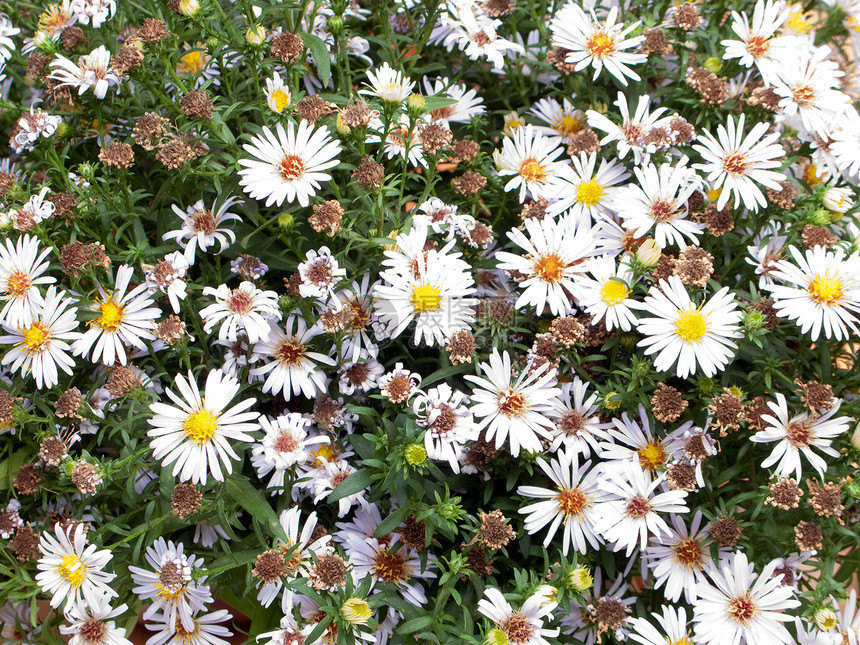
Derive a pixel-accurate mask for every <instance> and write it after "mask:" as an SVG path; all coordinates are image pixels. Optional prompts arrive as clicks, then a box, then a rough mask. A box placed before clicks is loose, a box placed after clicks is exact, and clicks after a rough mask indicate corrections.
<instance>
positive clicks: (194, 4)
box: [179, 0, 200, 16]
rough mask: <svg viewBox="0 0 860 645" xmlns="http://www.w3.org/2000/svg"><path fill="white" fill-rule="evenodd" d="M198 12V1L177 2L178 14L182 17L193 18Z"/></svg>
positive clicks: (183, 0)
mask: <svg viewBox="0 0 860 645" xmlns="http://www.w3.org/2000/svg"><path fill="white" fill-rule="evenodd" d="M198 11H200V1H199V0H179V13H181V14H182V15H183V16H193V15H194V14H196V13H197V12H198Z"/></svg>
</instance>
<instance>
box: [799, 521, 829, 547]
mask: <svg viewBox="0 0 860 645" xmlns="http://www.w3.org/2000/svg"><path fill="white" fill-rule="evenodd" d="M823 539H824V531H822V530H821V527H820V526H818V525H817V524H813V523H812V522H801V523H800V524H798V525H797V526H795V527H794V543H795V544H796V545H797V549H798V550H799V551H816V550H818V549H820V548H821V544H822V541H823Z"/></svg>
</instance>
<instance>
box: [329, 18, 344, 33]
mask: <svg viewBox="0 0 860 645" xmlns="http://www.w3.org/2000/svg"><path fill="white" fill-rule="evenodd" d="M328 30H329V32H331V35H332V36H334V37H335V38H337V37H338V36H340V34H341V33H343V17H342V16H331V17H330V18H329V19H328Z"/></svg>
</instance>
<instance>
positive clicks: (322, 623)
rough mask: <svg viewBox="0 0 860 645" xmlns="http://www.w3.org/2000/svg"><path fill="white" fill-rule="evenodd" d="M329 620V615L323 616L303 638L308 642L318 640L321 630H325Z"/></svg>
mask: <svg viewBox="0 0 860 645" xmlns="http://www.w3.org/2000/svg"><path fill="white" fill-rule="evenodd" d="M330 622H331V616H326V617H325V618H323V619H322V620H321V621H320V622H319V623H317V626H316V627H314V628H313V630H312V631H311V633H310V634H308V635H307V637H306V638H305V640H306V641H307V642H308V643H316V642H317V641H318V640H319V638H320V636H322V634H323V632H324V631H325V630H326V628H327V627H328V625H329V623H330Z"/></svg>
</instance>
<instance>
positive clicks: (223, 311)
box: [200, 281, 281, 343]
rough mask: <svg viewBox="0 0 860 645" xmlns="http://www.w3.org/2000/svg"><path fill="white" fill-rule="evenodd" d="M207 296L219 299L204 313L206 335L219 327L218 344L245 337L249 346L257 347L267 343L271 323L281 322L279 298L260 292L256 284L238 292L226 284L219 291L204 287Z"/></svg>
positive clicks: (268, 292)
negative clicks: (263, 342)
mask: <svg viewBox="0 0 860 645" xmlns="http://www.w3.org/2000/svg"><path fill="white" fill-rule="evenodd" d="M203 295H204V296H213V297H214V298H215V302H214V303H213V304H211V305H209V306H208V307H204V308H203V309H201V310H200V317H201V318H202V319H203V322H204V325H203V331H205V332H206V333H207V334H208V333H209V332H211V331H212V329H213V328H214V327H215V325H219V329H218V340H223V341H227V342H235V341H236V340H238V338H239V334H242V333H244V334H245V335H246V336H247V337H248V342H250V343H257V342H260V341H261V340H266V339H267V338H268V337H269V330H270V325H271V323H272V322H273V321H278V320H280V319H281V310H280V308H279V307H278V294H277V293H275V292H274V291H263V290H262V289H258V288H257V287H256V285H254V283H253V282H247V281H246V282H242V284H240V285H239V286H238V287H237V288H235V289H231V288H230V287H228V286H227V285H226V284H222V285H220V286H219V287H218V288H217V289H213V288H212V287H204V288H203Z"/></svg>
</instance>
